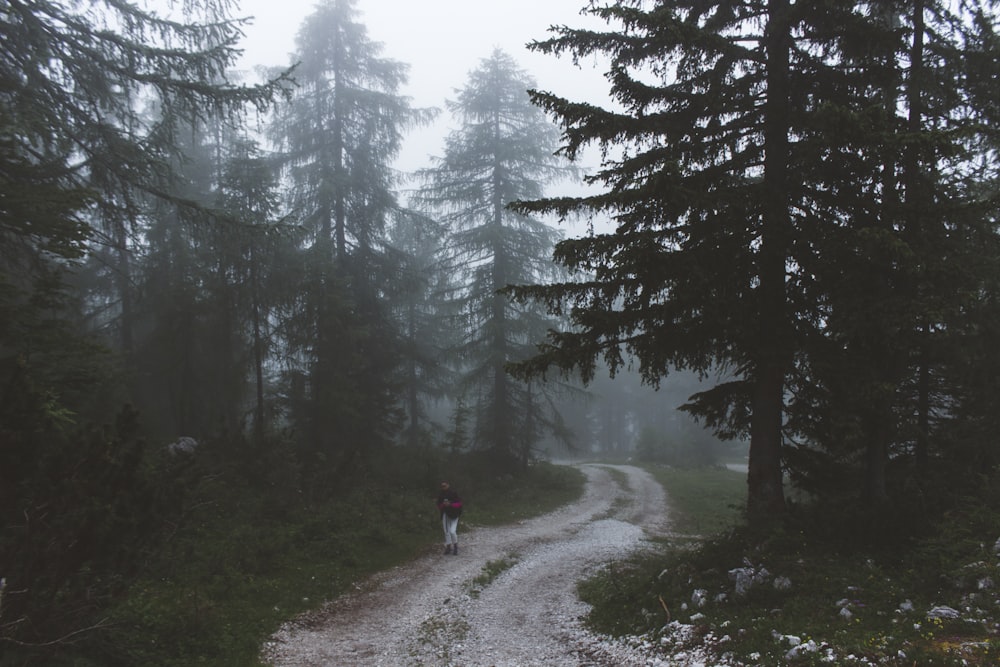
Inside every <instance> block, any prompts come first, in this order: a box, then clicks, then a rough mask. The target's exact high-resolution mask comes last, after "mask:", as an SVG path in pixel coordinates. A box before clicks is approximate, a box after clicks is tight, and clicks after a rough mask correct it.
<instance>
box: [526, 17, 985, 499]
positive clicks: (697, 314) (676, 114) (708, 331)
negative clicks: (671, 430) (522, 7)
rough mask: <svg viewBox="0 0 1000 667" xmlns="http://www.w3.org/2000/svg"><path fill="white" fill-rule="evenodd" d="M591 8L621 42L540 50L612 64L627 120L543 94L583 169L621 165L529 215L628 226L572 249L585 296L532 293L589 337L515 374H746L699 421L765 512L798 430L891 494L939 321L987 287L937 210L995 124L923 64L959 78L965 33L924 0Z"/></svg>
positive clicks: (871, 486)
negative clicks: (635, 366) (743, 458)
mask: <svg viewBox="0 0 1000 667" xmlns="http://www.w3.org/2000/svg"><path fill="white" fill-rule="evenodd" d="M932 4H933V7H932ZM981 6H982V5H981ZM590 11H591V12H593V13H595V14H597V15H599V16H602V17H603V18H605V19H606V20H608V21H609V22H611V23H613V24H615V25H614V26H613V28H612V29H611V30H609V31H607V32H601V33H595V32H591V31H582V30H572V29H569V28H560V29H557V35H556V36H555V37H554V38H552V39H550V40H547V41H544V42H539V43H537V44H535V45H534V48H536V49H538V50H541V51H543V52H547V53H554V54H559V53H563V52H566V53H570V54H571V55H572V56H573V57H574V58H577V59H580V58H584V57H588V56H590V55H591V54H604V55H607V56H608V57H609V58H610V61H611V65H610V71H609V73H608V77H609V79H610V81H611V91H612V95H613V97H614V98H615V100H616V101H617V102H618V103H619V105H620V108H621V110H620V111H612V110H605V109H601V108H598V107H595V106H593V105H591V104H587V103H574V102H571V101H568V100H565V99H562V98H560V97H558V96H557V95H554V94H551V93H547V92H536V93H534V94H533V98H534V99H535V101H536V102H537V103H538V104H539V105H541V106H542V107H543V108H544V109H546V110H547V111H548V112H550V113H551V114H553V115H554V116H555V117H556V118H557V119H558V120H559V121H560V122H561V123H562V124H563V127H564V131H565V137H566V145H565V147H564V149H563V150H564V151H565V153H566V154H567V155H569V156H570V157H574V156H576V155H577V154H578V153H579V151H580V150H582V149H583V147H585V146H587V145H589V144H592V143H593V144H597V145H598V146H600V147H601V148H602V149H605V151H607V152H606V155H607V157H606V159H605V162H604V165H603V168H602V170H601V171H599V172H598V173H597V174H596V175H594V176H593V177H592V179H591V180H592V182H593V183H595V184H600V185H603V186H605V188H606V189H605V191H604V192H602V193H601V194H597V195H592V196H586V197H575V198H566V199H548V200H541V201H537V202H528V203H525V204H523V205H521V207H520V208H521V210H524V211H553V212H558V213H562V214H566V213H569V212H571V211H584V212H590V213H594V214H602V213H609V214H611V215H612V216H613V217H614V220H615V222H616V224H617V229H616V230H615V232H614V233H610V234H599V235H592V236H590V237H586V238H582V239H574V240H569V241H565V242H563V243H562V244H560V245H559V246H558V248H557V258H558V259H559V261H560V262H561V263H563V264H565V265H566V266H568V267H569V268H571V269H573V270H576V271H580V272H581V273H583V274H584V276H585V277H584V278H583V279H582V280H580V281H579V282H575V283H573V282H567V283H564V284H557V285H551V286H543V287H539V288H536V289H527V290H523V291H522V292H521V295H522V296H535V297H537V298H540V299H542V300H544V301H545V302H547V303H548V304H550V306H551V307H552V308H553V309H554V310H555V311H556V312H566V313H568V314H570V315H571V316H572V319H573V323H574V325H575V327H574V328H573V329H572V330H569V331H564V332H558V333H555V334H553V335H552V336H551V338H550V340H549V342H548V344H547V345H546V346H545V347H544V348H543V352H542V354H541V355H540V356H538V357H537V358H536V359H534V360H532V361H531V362H530V363H529V364H526V365H524V366H523V370H524V371H525V372H528V373H531V372H541V371H543V370H544V369H545V368H548V367H550V366H557V367H561V368H564V369H569V368H574V367H580V368H582V369H583V371H584V373H585V375H588V376H590V375H592V374H593V372H594V369H595V365H596V361H597V360H598V359H601V358H603V359H604V360H605V361H606V363H607V364H608V365H609V367H610V368H611V370H612V372H614V371H615V370H616V369H617V368H619V367H620V366H621V365H622V364H623V363H624V355H625V354H628V355H631V356H633V357H635V358H637V359H638V360H639V364H640V369H641V371H642V373H643V375H644V377H645V379H646V380H647V381H648V382H650V383H652V384H656V383H658V382H659V380H660V379H661V378H662V377H664V376H665V375H666V374H667V373H668V372H670V371H671V370H673V369H676V368H681V369H684V368H690V369H693V370H695V371H697V372H700V373H706V374H708V373H712V372H714V371H716V370H722V371H724V372H729V373H732V374H733V376H734V378H733V379H731V380H726V381H724V382H720V383H718V384H717V385H716V386H715V387H714V388H712V389H709V390H707V391H704V392H700V393H699V394H697V395H695V396H694V397H692V400H691V401H690V402H689V404H688V406H687V409H689V410H690V411H692V412H693V413H695V414H697V415H700V416H701V417H702V418H703V419H704V420H706V422H707V423H708V424H709V425H711V426H713V427H715V428H716V429H717V430H718V432H719V433H720V434H722V435H727V436H741V435H744V434H749V436H750V443H751V445H750V469H749V475H748V510H749V513H750V515H751V516H752V517H766V516H771V515H774V514H776V513H780V512H781V509H782V507H783V494H782V459H783V457H784V456H785V455H787V454H789V453H790V452H789V451H787V450H785V445H786V444H787V440H788V439H789V438H790V437H796V438H797V437H799V436H803V435H804V436H806V437H807V438H809V439H810V440H809V442H808V447H818V448H819V449H822V448H824V447H837V446H841V445H844V444H846V442H845V439H844V436H849V437H848V438H847V442H849V443H850V444H847V447H846V449H847V452H845V455H846V456H849V457H854V460H858V459H857V457H861V459H862V460H864V459H867V463H866V464H864V465H863V466H862V468H863V469H864V471H865V473H864V474H865V475H866V481H864V482H862V483H860V484H858V487H859V488H861V487H863V488H865V489H866V491H865V493H866V495H867V496H868V497H869V498H871V499H876V500H877V497H879V496H882V495H884V489H885V477H884V475H885V470H886V462H887V461H888V457H889V454H890V449H889V447H890V445H891V444H892V443H894V442H898V440H897V437H898V435H899V433H900V431H899V429H900V427H901V426H902V425H901V424H900V423H898V421H897V420H896V418H895V415H896V414H898V410H899V408H900V397H901V392H902V388H903V387H904V386H905V385H907V384H910V385H911V386H915V387H918V388H917V389H916V390H915V391H914V395H915V396H916V397H917V398H916V400H915V401H914V402H915V404H917V405H918V406H919V407H918V408H917V409H916V411H915V412H916V413H918V414H921V415H923V417H920V418H918V420H917V421H923V422H926V419H927V415H928V414H929V408H928V397H929V395H930V389H929V384H928V374H927V373H926V371H922V370H920V369H921V366H920V364H918V363H917V362H916V361H915V360H916V359H918V358H920V357H921V354H922V353H921V342H920V341H924V342H927V341H930V340H932V339H933V338H938V339H939V341H940V342H944V338H942V336H941V332H943V331H946V330H955V329H954V325H953V324H949V323H948V322H947V320H945V319H938V318H939V317H940V316H942V315H943V314H944V311H943V310H942V307H943V306H944V304H945V302H946V298H945V294H946V293H947V291H948V290H954V289H956V288H957V289H959V290H962V291H963V292H965V291H966V290H970V289H971V290H973V291H974V289H975V288H974V285H975V284H976V279H975V277H974V276H973V275H972V274H970V273H968V272H967V271H966V270H965V269H964V268H962V267H963V264H964V263H965V260H966V259H968V258H969V255H968V251H969V249H970V246H969V245H967V243H966V241H965V240H963V236H965V235H966V234H967V233H968V232H969V228H968V227H967V225H968V223H969V221H970V218H968V217H966V215H965V214H964V213H963V214H958V213H957V209H953V210H952V211H951V213H949V212H948V211H947V207H946V205H945V202H946V201H948V200H949V199H950V198H951V196H954V195H956V194H959V192H960V190H961V188H960V184H961V182H962V178H961V176H960V174H961V173H962V171H963V169H962V168H961V166H960V165H962V164H968V163H969V162H968V160H969V155H970V154H969V153H968V152H967V149H968V147H969V146H970V145H972V144H973V143H975V141H976V139H973V140H972V141H971V142H968V143H966V144H964V145H963V143H962V141H961V140H960V137H963V136H965V137H970V136H971V137H976V136H979V137H981V136H982V134H981V130H973V127H974V126H975V125H977V124H978V123H972V124H968V123H962V122H958V121H959V118H960V117H961V116H962V114H963V109H965V110H966V111H967V110H968V107H962V106H961V105H958V106H955V105H954V104H955V101H957V100H961V99H968V95H966V94H965V93H962V92H959V89H958V88H955V87H951V88H949V87H948V86H945V85H943V84H946V83H947V82H948V81H949V80H951V81H956V80H960V79H961V77H959V76H957V70H955V69H951V73H950V74H945V72H946V71H948V68H940V69H938V74H936V75H935V76H934V77H933V83H932V81H931V79H928V78H926V77H927V74H928V70H927V68H926V67H925V66H924V65H921V64H920V63H921V62H922V58H921V56H919V55H918V54H919V52H920V49H921V47H920V42H921V38H920V35H931V34H936V35H939V36H941V37H942V39H941V40H940V41H939V42H938V44H937V45H936V46H935V50H934V53H935V54H937V56H938V57H939V58H944V59H945V60H948V59H951V62H952V63H953V64H957V63H956V61H955V60H954V59H953V58H954V55H953V54H954V53H955V51H954V49H953V45H954V43H955V42H952V46H949V45H948V44H946V43H947V42H949V40H952V39H953V38H954V37H955V36H957V35H959V34H961V33H962V32H963V29H962V28H961V26H962V25H970V24H969V23H966V22H964V21H963V20H956V19H955V16H954V15H950V14H949V12H948V11H947V8H945V7H944V6H943V5H941V6H938V4H937V3H922V2H911V3H898V4H892V5H891V6H889V5H886V3H839V4H838V3H806V4H803V3H795V4H794V5H793V4H792V3H789V2H787V1H785V0H774V1H770V2H767V3H763V4H762V3H751V2H710V3H702V2H679V3H677V2H675V3H669V4H667V3H653V4H649V3H640V2H630V1H620V2H616V3H613V4H611V5H610V6H606V7H596V6H592V7H591V10H590ZM928 15H930V16H938V17H941V18H940V22H939V23H938V24H937V25H936V27H935V28H934V30H933V31H932V30H926V31H924V30H923V29H922V28H918V27H917V26H918V23H919V21H918V17H925V16H928ZM897 18H902V19H903V20H904V22H907V21H908V22H909V25H910V26H911V28H910V29H909V30H905V29H900V27H899V25H900V24H899V23H898V22H897ZM921 20H922V18H921ZM907 36H908V37H909V41H905V40H906V37H907ZM959 41H961V40H959ZM945 60H940V61H938V62H939V63H943V62H945ZM930 62H932V61H931V60H929V59H928V60H927V63H930ZM904 63H909V68H908V69H907V68H906V66H905V65H904ZM927 63H925V65H926V64H927ZM939 75H940V76H939ZM928 100H934V101H935V102H934V104H936V105H940V107H939V108H938V109H937V110H936V111H934V119H933V120H930V117H929V116H928V115H927V113H928V111H929V109H926V108H924V110H923V111H920V108H921V106H920V105H921V104H924V103H926V101H928ZM898 109H906V110H907V111H906V113H907V114H908V115H904V116H902V117H901V116H899V115H898V113H897V110H898ZM977 113H978V114H980V115H981V114H982V111H981V110H980V111H979V112H977ZM921 118H923V120H921ZM970 131H971V132H972V134H966V133H967V132H970ZM615 151H619V152H617V153H616V152H615ZM619 155H620V157H618V156H619ZM935 155H936V156H937V158H936V159H935V158H934V156H935ZM942 156H944V160H943V161H941V159H940V158H941V157H942ZM975 162H977V160H976V159H975V158H973V159H972V161H971V163H975ZM928 179H929V180H928ZM960 199H962V197H960ZM952 201H953V203H954V202H955V200H952ZM961 220H965V222H961ZM952 225H957V227H956V228H954V230H953V231H951V232H949V231H948V230H949V228H951V226H952ZM963 229H964V230H965V231H963ZM935 248H936V249H938V250H940V249H943V248H947V254H946V256H943V257H941V256H937V257H936V256H935V252H934V250H933V249H935ZM963 308H964V307H962V306H959V307H957V308H956V307H949V308H948V310H950V311H951V312H952V314H953V315H957V314H958V313H959V312H960V311H961V310H962V309H963ZM932 314H933V315H932ZM928 316H930V317H928ZM950 317H951V316H949V318H948V319H950ZM959 321H961V320H958V321H955V324H957V323H958V322H959ZM935 331H936V332H938V333H936V334H935V335H934V336H931V337H928V335H927V334H928V333H932V332H935ZM899 334H902V336H901V337H900V336H899ZM924 358H925V359H926V355H924ZM923 368H925V369H926V365H924V366H923ZM911 378H916V379H915V380H913V379H911ZM921 378H922V379H921ZM824 392H829V393H827V394H824ZM816 399H819V400H816ZM946 402H947V400H946V399H945V403H946ZM943 404H944V403H942V405H943ZM919 428H923V429H924V430H926V428H927V426H926V423H924V424H923V425H921V426H920V427H919ZM840 483H841V484H844V483H849V482H847V480H846V479H844V478H842V479H841V480H840Z"/></svg>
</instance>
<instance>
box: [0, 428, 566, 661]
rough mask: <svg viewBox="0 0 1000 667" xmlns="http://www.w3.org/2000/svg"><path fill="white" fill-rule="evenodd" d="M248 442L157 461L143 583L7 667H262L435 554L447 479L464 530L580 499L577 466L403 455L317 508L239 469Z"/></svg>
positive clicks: (13, 653)
mask: <svg viewBox="0 0 1000 667" xmlns="http://www.w3.org/2000/svg"><path fill="white" fill-rule="evenodd" d="M240 444H241V443H236V442H226V441H219V442H214V443H207V444H205V445H204V446H203V448H201V449H199V451H197V452H196V453H195V454H194V455H190V456H187V455H185V456H182V457H170V456H164V457H163V458H162V459H161V460H159V461H157V462H155V463H151V464H150V467H149V469H148V471H147V475H148V477H147V478H148V479H149V481H150V483H151V484H153V483H155V484H158V485H159V488H158V492H159V493H158V495H159V497H161V498H163V499H164V505H162V506H161V507H166V506H172V507H173V511H172V512H171V513H170V517H171V519H170V521H169V522H168V523H167V524H166V525H164V526H163V527H162V528H163V530H162V532H161V535H160V538H159V541H158V542H157V543H155V544H154V543H152V542H151V543H148V544H147V545H146V547H147V548H146V550H145V551H143V552H142V553H136V554H134V555H135V557H136V558H139V559H141V560H142V565H141V574H140V575H139V576H138V577H137V578H136V580H135V581H134V582H132V583H131V584H130V585H128V586H123V587H122V590H121V591H120V592H119V594H118V597H117V600H116V601H115V602H114V603H113V604H111V605H110V606H109V610H108V612H107V613H106V614H105V615H104V616H103V617H102V618H101V619H99V620H97V621H96V622H95V627H94V628H92V631H91V632H87V633H84V634H82V635H81V636H80V637H79V638H78V641H67V642H62V643H60V644H58V645H55V646H48V647H31V646H21V647H17V646H8V647H6V650H5V652H4V654H3V656H2V657H3V659H2V660H0V664H4V665H7V664H10V665H20V664H46V665H49V666H51V667H56V666H59V665H74V666H75V667H97V666H100V667H115V666H119V665H120V666H126V665H128V666H131V665H158V666H162V667H189V666H190V665H215V666H218V667H222V666H236V665H238V666H240V667H244V666H247V665H254V664H258V662H257V661H258V653H259V650H260V647H261V645H262V644H263V643H264V642H265V640H266V639H267V637H268V636H269V635H270V634H271V633H272V632H274V631H275V630H276V629H277V628H278V626H279V625H280V624H281V623H282V622H284V621H286V620H288V619H290V618H292V617H293V616H295V615H296V614H298V613H300V612H303V611H306V610H309V609H313V608H316V607H319V606H320V605H321V604H322V603H323V602H324V601H325V600H328V599H331V598H333V597H334V596H336V595H338V594H340V593H343V592H344V591H346V590H348V589H349V588H350V587H352V586H355V585H359V584H361V583H362V582H363V581H364V579H365V577H366V576H367V575H369V574H371V573H374V572H376V571H379V570H383V569H386V568H389V567H392V566H394V565H397V564H400V563H403V562H405V561H407V560H410V559H412V558H414V557H415V556H418V555H419V554H421V553H424V552H426V551H428V550H430V549H434V550H436V549H438V548H439V543H440V542H441V536H440V525H439V521H438V513H437V510H436V508H435V506H434V498H435V496H436V494H437V481H438V480H439V479H440V478H443V477H445V476H447V478H448V479H449V480H450V481H452V483H453V484H454V486H455V488H456V489H457V490H458V491H459V492H460V493H461V494H462V496H463V499H464V500H465V501H466V506H467V510H466V512H465V514H464V516H463V525H465V526H467V527H468V526H470V525H494V524H498V523H504V522H509V521H515V520H520V519H523V518H526V517H529V516H533V515H535V514H540V513H544V512H547V511H550V510H552V509H554V508H556V507H558V506H559V505H562V504H564V503H566V502H569V501H570V500H572V499H574V498H575V497H577V496H579V494H580V492H581V490H582V488H583V476H582V475H581V474H580V473H579V471H577V470H574V469H571V468H565V467H557V466H553V465H548V464H537V465H532V466H529V467H528V468H527V469H526V470H525V471H523V472H521V473H514V474H505V475H497V474H496V473H495V467H493V466H491V465H490V464H489V463H488V462H487V461H484V460H482V459H479V458H476V457H475V456H470V455H460V456H455V457H447V458H446V457H444V455H443V454H439V455H434V454H431V455H428V454H426V453H424V452H420V453H417V452H408V450H406V449H405V448H396V449H393V450H392V452H391V456H389V455H386V456H385V459H384V460H379V461H371V462H370V465H369V466H367V467H366V468H367V469H368V470H369V471H370V472H369V473H367V474H364V473H361V474H358V475H356V476H354V477H353V478H351V479H350V480H349V481H346V482H342V483H341V484H339V485H338V486H337V487H336V488H332V489H328V490H327V492H326V493H323V494H320V495H314V496H313V497H312V498H307V497H306V496H305V495H304V494H303V493H302V491H301V489H299V488H298V487H297V486H296V484H295V483H294V480H295V479H297V476H296V475H294V474H293V473H294V471H293V470H286V469H284V468H283V467H282V466H283V464H282V461H286V460H287V459H283V458H281V457H277V458H275V459H267V458H260V459H256V458H254V456H246V457H243V459H242V460H241V462H240V463H239V464H233V463H232V462H233V461H236V460H240V459H238V458H237V457H234V456H233V453H234V452H233V451H232V449H233V448H234V447H237V446H239V445H240ZM242 444H243V445H244V446H245V443H242ZM246 453H247V454H255V453H256V452H252V451H248V452H246ZM501 498H502V499H503V502H502V503H500V502H498V500H499V499H501ZM500 505H502V507H503V510H502V511H501V510H499V509H498V507H499V506H500ZM38 660H41V661H42V662H41V663H39V662H38ZM32 661H34V662H32Z"/></svg>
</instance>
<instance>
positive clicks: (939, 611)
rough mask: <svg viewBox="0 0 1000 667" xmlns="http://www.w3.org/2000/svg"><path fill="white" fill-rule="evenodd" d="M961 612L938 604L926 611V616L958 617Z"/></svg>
mask: <svg viewBox="0 0 1000 667" xmlns="http://www.w3.org/2000/svg"><path fill="white" fill-rule="evenodd" d="M960 616H961V614H959V613H958V610H956V609H952V608H951V607H949V606H947V605H939V606H937V607H933V608H932V609H931V610H930V611H929V612H927V618H959V617H960Z"/></svg>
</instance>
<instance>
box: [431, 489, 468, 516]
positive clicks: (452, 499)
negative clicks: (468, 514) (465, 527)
mask: <svg viewBox="0 0 1000 667" xmlns="http://www.w3.org/2000/svg"><path fill="white" fill-rule="evenodd" d="M446 500H447V501H449V502H448V503H447V504H446V503H445V501H446ZM437 506H438V509H439V510H441V514H447V515H448V516H449V517H450V518H452V519H454V518H455V517H458V516H461V515H462V499H461V498H459V497H458V492H457V491H455V489H448V490H447V491H441V492H440V493H438V497H437Z"/></svg>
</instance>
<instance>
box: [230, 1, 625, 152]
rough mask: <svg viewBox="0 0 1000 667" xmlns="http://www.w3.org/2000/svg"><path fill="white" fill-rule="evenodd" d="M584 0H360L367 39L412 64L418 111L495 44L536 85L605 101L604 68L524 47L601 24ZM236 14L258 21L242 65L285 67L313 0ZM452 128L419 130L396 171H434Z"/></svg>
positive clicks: (449, 94) (435, 102)
mask: <svg viewBox="0 0 1000 667" xmlns="http://www.w3.org/2000/svg"><path fill="white" fill-rule="evenodd" d="M586 2H587V0H502V1H500V2H498V1H497V0H359V2H358V4H357V6H358V9H359V10H360V12H361V17H360V18H361V20H362V22H363V23H364V24H365V25H366V26H367V28H368V35H369V38H370V39H372V40H374V41H377V42H381V43H382V44H383V46H384V51H383V54H384V55H385V56H387V57H390V58H393V59H395V60H398V61H401V62H404V63H407V64H409V65H410V83H409V85H408V86H407V87H406V89H404V91H403V94H405V95H407V96H409V97H410V98H411V99H412V102H413V104H414V106H417V107H439V108H441V109H442V110H443V108H444V100H445V99H448V98H454V96H455V95H454V90H455V89H456V88H459V87H461V86H462V85H464V83H465V81H466V78H467V75H468V73H469V72H470V71H471V70H472V69H474V68H475V67H476V66H477V65H478V63H479V61H480V60H481V59H482V58H485V57H487V56H489V55H490V53H491V52H492V50H493V49H494V48H495V47H499V48H502V49H504V50H505V51H507V52H508V53H509V54H510V55H511V56H513V57H514V58H515V60H517V62H518V63H519V64H520V66H521V67H522V68H523V69H524V70H526V71H527V72H528V73H529V74H531V75H532V76H533V77H534V78H535V80H536V81H537V83H538V86H539V88H541V89H543V90H550V91H552V92H555V93H557V94H560V95H562V96H564V97H569V98H571V99H580V100H591V101H601V100H605V99H606V91H607V82H606V80H605V79H604V78H603V76H602V72H603V69H602V68H600V67H598V66H595V65H594V64H593V63H584V65H583V67H576V66H574V65H573V64H572V62H570V60H569V58H565V57H562V58H556V57H554V56H546V55H542V54H538V53H532V52H529V51H527V49H525V44H527V43H528V42H529V41H531V40H535V39H537V40H541V39H545V38H546V37H547V36H548V32H547V30H548V27H549V26H550V25H553V24H564V25H568V26H571V27H584V26H591V27H600V26H601V25H603V24H601V23H600V22H599V21H596V20H595V19H593V18H592V17H584V16H581V15H580V9H581V8H582V7H583V6H584V5H586ZM240 3H241V7H242V8H241V10H240V11H238V12H236V14H238V15H244V16H254V17H255V21H254V25H252V26H250V27H249V28H247V29H246V31H245V32H246V39H245V40H244V41H243V48H244V49H245V55H244V61H243V67H244V68H245V69H247V70H253V69H254V68H256V67H258V66H265V67H273V66H283V65H288V64H289V62H290V54H291V53H292V51H293V50H294V41H295V35H296V33H297V32H298V29H299V26H300V25H301V24H302V20H303V18H304V17H305V16H307V15H309V14H311V13H312V11H313V8H314V7H315V5H316V3H315V2H314V1H313V0H240ZM450 126H451V122H450V119H448V118H447V115H446V114H444V113H442V120H441V121H440V122H438V123H436V124H435V125H434V126H432V127H429V128H426V129H422V130H414V131H413V132H411V133H410V135H409V138H408V140H407V142H406V145H405V146H404V149H403V153H402V155H401V156H400V160H399V162H398V164H397V166H398V167H399V168H400V169H403V170H405V171H411V170H414V169H417V168H420V167H426V166H430V164H429V161H428V154H433V155H440V153H441V146H442V140H441V138H442V137H443V135H444V134H445V133H446V132H447V130H448V128H449V127H450Z"/></svg>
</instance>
